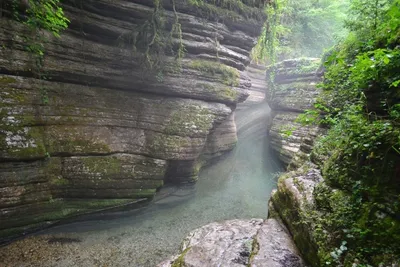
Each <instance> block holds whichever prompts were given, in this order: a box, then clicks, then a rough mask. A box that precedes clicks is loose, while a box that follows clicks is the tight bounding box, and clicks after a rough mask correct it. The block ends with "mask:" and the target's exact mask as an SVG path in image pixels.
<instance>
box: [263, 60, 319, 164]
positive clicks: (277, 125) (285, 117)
mask: <svg viewBox="0 0 400 267" xmlns="http://www.w3.org/2000/svg"><path fill="white" fill-rule="evenodd" d="M319 62H320V59H316V58H300V59H291V60H285V61H283V62H279V63H277V64H275V65H273V66H270V67H269V68H268V69H267V73H269V72H274V73H275V76H274V77H275V88H274V91H273V92H270V93H269V98H268V103H269V105H270V107H271V109H272V111H273V114H274V119H273V122H272V126H271V128H270V131H269V133H270V140H271V148H272V149H273V150H275V151H276V152H277V154H278V156H279V158H280V160H281V161H282V162H283V163H285V164H286V165H288V164H289V163H291V162H292V160H293V159H294V158H295V157H296V156H297V155H298V154H299V152H301V150H302V148H303V151H302V152H304V154H306V155H308V154H309V153H310V151H307V144H305V141H306V140H305V139H310V140H313V139H314V137H315V136H316V134H317V132H318V131H319V129H318V127H317V126H314V125H310V126H305V125H302V124H300V123H299V122H297V121H296V119H297V118H298V116H299V115H300V114H302V113H304V111H306V110H308V109H313V108H314V106H313V105H314V103H315V101H316V99H317V97H318V95H319V90H318V89H317V88H316V84H317V83H318V82H319V81H320V80H321V72H320V71H319V69H318V68H319ZM267 75H269V74H267Z"/></svg>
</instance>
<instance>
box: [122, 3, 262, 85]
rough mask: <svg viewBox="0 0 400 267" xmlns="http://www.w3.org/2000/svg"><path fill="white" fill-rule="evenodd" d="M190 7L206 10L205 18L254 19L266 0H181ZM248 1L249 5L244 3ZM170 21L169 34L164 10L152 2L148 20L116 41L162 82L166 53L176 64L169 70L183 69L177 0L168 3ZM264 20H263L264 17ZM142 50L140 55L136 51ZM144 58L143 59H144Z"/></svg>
mask: <svg viewBox="0 0 400 267" xmlns="http://www.w3.org/2000/svg"><path fill="white" fill-rule="evenodd" d="M183 1H184V2H185V3H187V4H188V5H190V6H193V7H195V8H196V9H193V10H195V12H198V13H201V14H203V13H204V11H207V14H208V15H207V16H206V15H204V14H203V15H204V16H205V17H207V18H208V19H211V18H214V19H216V20H220V19H223V18H229V19H233V20H235V18H236V17H233V15H232V14H235V16H240V15H239V14H241V15H243V14H245V16H244V15H243V16H244V17H245V18H249V17H251V16H252V15H254V14H257V16H255V17H257V18H261V17H262V16H260V14H262V12H261V11H260V7H264V5H265V4H266V1H265V0H257V1H246V0H183ZM247 2H249V3H247ZM171 5H172V11H173V16H174V17H173V20H172V22H171V24H170V31H169V32H168V31H166V30H165V29H166V28H167V27H166V26H167V23H166V22H167V19H168V18H167V16H165V14H164V8H163V5H162V1H161V0H153V11H152V13H151V16H150V18H149V19H148V20H146V21H145V22H144V23H143V24H141V25H138V26H136V27H134V28H133V29H132V30H131V31H130V32H129V33H127V34H122V35H121V36H120V37H119V38H118V39H119V42H120V44H122V45H126V44H128V45H129V46H131V47H132V52H133V53H134V54H136V56H138V57H139V58H141V59H140V65H142V66H143V71H144V72H146V73H147V71H148V70H152V71H153V72H154V73H156V78H157V80H158V81H162V79H163V76H164V75H163V72H164V71H165V68H166V66H165V65H166V64H164V63H165V62H164V60H165V56H166V52H169V54H172V55H173V56H174V58H175V63H174V64H173V66H172V67H171V64H169V67H168V71H172V72H178V71H180V70H181V69H182V59H183V58H184V56H185V52H186V50H185V45H184V41H183V36H182V35H183V34H182V25H181V23H180V21H179V13H178V11H177V5H176V0H171ZM264 19H265V17H264ZM215 44H216V56H217V57H218V56H219V55H218V50H219V42H218V40H217V38H215ZM139 51H142V52H139ZM143 55H144V56H143Z"/></svg>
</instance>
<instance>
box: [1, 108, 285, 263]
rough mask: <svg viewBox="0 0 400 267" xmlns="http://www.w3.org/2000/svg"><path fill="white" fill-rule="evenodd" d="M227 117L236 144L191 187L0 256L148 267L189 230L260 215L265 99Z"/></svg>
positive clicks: (61, 229) (266, 161) (270, 178)
mask: <svg viewBox="0 0 400 267" xmlns="http://www.w3.org/2000/svg"><path fill="white" fill-rule="evenodd" d="M235 120H236V123H237V130H238V144H237V147H236V148H235V149H234V150H233V151H232V152H231V153H229V154H228V155H227V156H226V157H225V158H224V159H222V160H220V161H218V162H217V163H215V164H213V165H211V166H209V167H206V168H204V169H203V170H202V171H201V173H200V176H199V181H198V183H197V184H196V185H195V186H194V187H192V188H187V187H186V188H180V189H178V190H176V189H175V190H174V189H164V190H167V191H168V190H169V191H172V192H173V193H172V194H171V195H170V196H168V197H165V198H160V199H159V200H156V201H155V203H153V204H151V205H150V207H147V208H145V209H143V210H142V211H139V212H138V211H131V212H124V213H121V212H120V213H115V214H107V215H104V216H96V217H95V218H93V219H91V220H87V221H82V222H75V223H70V224H65V225H61V226H57V227H53V228H51V229H48V230H45V231H42V232H40V233H38V234H36V235H34V236H32V237H29V238H26V239H24V240H21V241H17V242H15V243H13V244H11V245H9V246H7V247H3V248H1V249H0V258H1V259H3V260H4V261H5V264H6V265H7V264H8V263H13V264H14V265H18V266H136V267H138V266H143V267H147V266H156V265H157V263H159V262H160V261H162V260H163V259H165V258H167V257H168V256H170V255H172V254H176V253H177V251H178V249H179V246H180V243H181V240H182V239H183V238H184V237H185V235H186V234H187V233H188V232H189V231H191V230H193V229H195V228H197V227H200V226H202V225H204V224H207V223H210V222H213V221H222V220H227V219H235V218H253V217H257V218H266V217H267V203H268V199H269V196H270V192H271V191H272V189H274V188H275V187H276V181H275V178H274V177H275V175H274V173H275V172H277V171H278V170H279V165H278V163H277V162H276V161H275V159H274V158H273V156H272V155H271V154H270V153H269V150H268V140H267V125H268V123H269V120H270V109H269V107H268V105H267V104H266V103H260V104H256V105H253V106H251V107H250V108H249V107H243V108H241V109H239V110H238V111H237V113H236V119H235ZM162 193H163V192H161V194H162ZM156 199H157V198H156Z"/></svg>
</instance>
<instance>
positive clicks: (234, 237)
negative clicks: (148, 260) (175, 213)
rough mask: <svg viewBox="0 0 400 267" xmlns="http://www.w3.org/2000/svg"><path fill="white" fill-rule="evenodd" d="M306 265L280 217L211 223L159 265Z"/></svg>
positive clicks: (188, 237) (298, 266)
mask: <svg viewBox="0 0 400 267" xmlns="http://www.w3.org/2000/svg"><path fill="white" fill-rule="evenodd" d="M158 266H159V267H168V266H190V267H196V266H198V267H200V266H201V267H206V266H207V267H208V266H210V267H212V266H221V267H223V266H226V267H232V266H254V267H255V266H259V267H261V266H268V267H278V266H281V267H284V266H285V267H286V266H291V267H301V266H304V264H303V261H302V259H301V257H300V256H299V254H298V252H297V249H296V247H295V246H294V244H293V242H292V241H291V238H290V235H289V234H288V233H287V230H286V229H285V227H284V226H283V225H281V224H280V223H279V222H278V221H277V220H275V219H270V220H266V221H265V222H264V221H263V220H262V219H253V220H231V221H226V222H222V223H211V224H208V225H206V226H203V227H201V228H199V229H197V230H194V231H193V232H191V233H190V234H189V235H188V236H187V237H186V239H185V240H184V242H183V245H182V253H181V254H180V255H178V256H175V257H172V258H171V259H168V260H166V261H164V262H162V263H160V264H159V265H158Z"/></svg>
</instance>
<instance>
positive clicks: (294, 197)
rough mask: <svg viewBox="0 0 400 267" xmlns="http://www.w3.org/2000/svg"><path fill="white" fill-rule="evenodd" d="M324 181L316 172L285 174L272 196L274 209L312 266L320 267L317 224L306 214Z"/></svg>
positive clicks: (309, 170)
mask: <svg viewBox="0 0 400 267" xmlns="http://www.w3.org/2000/svg"><path fill="white" fill-rule="evenodd" d="M320 181H321V175H320V174H319V171H318V170H316V169H308V168H306V169H300V170H298V171H292V172H288V173H286V174H284V175H282V176H281V177H280V178H279V181H278V190H277V191H276V192H275V193H274V194H273V195H272V197H271V203H272V205H273V207H274V210H275V211H277V212H278V213H279V217H280V218H281V219H282V220H283V222H284V223H285V225H286V226H287V227H288V229H289V231H290V233H291V235H292V237H293V240H294V242H295V244H296V246H297V247H298V249H299V250H300V252H301V254H302V255H303V257H304V259H305V260H306V261H307V262H308V263H309V264H310V265H311V266H315V267H319V266H321V265H320V262H321V259H320V258H319V255H318V253H319V247H318V245H317V243H316V240H315V237H314V231H315V225H314V223H313V222H312V221H309V220H307V216H308V215H307V212H308V210H309V208H310V207H311V206H312V205H313V197H312V194H313V190H314V187H315V185H316V184H317V183H318V182H320Z"/></svg>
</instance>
